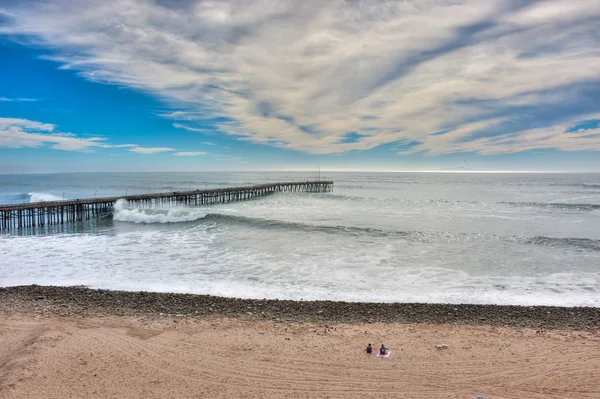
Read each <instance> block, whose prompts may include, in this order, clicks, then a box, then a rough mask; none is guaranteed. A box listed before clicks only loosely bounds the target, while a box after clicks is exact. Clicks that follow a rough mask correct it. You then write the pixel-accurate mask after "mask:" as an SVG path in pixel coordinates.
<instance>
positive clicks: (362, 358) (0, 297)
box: [0, 287, 600, 399]
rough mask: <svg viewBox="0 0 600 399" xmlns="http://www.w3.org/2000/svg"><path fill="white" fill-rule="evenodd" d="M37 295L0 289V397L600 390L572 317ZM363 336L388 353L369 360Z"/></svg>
mask: <svg viewBox="0 0 600 399" xmlns="http://www.w3.org/2000/svg"><path fill="white" fill-rule="evenodd" d="M40 289H41V288H40V287H34V288H31V287H28V288H27V287H26V288H23V287H22V288H19V289H16V290H8V291H7V290H6V289H1V290H0V343H1V345H0V398H3V399H4V398H6V399H12V398H61V399H62V398H90V397H97V398H110V397H114V398H250V399H253V398H474V397H475V396H476V395H477V394H481V395H483V397H484V398H600V373H598V370H600V335H599V331H598V325H597V324H595V321H594V320H590V321H589V323H588V322H586V323H584V326H583V327H582V328H574V327H573V326H571V327H569V323H571V324H572V323H573V317H575V316H574V315H572V314H570V313H569V312H570V311H567V312H566V313H565V314H566V315H569V317H568V318H567V319H568V320H567V321H568V322H565V325H563V326H558V325H556V323H555V325H554V326H553V327H552V328H548V327H545V328H540V327H534V328H532V327H524V326H519V325H518V324H520V323H522V322H514V323H513V324H517V325H509V324H510V323H507V322H506V320H509V319H510V320H513V319H511V318H507V319H505V322H504V323H505V324H506V326H505V325H499V323H494V322H493V320H492V319H493V314H491V315H490V316H488V317H487V318H486V320H480V319H477V320H475V321H474V322H473V323H462V322H439V323H438V322H436V323H432V322H425V321H423V322H400V321H376V320H375V321H373V320H370V319H368V320H367V321H360V320H344V318H343V317H338V318H333V320H332V321H331V322H328V321H326V320H325V318H323V317H322V315H323V313H325V312H326V311H325V310H324V311H323V313H320V314H319V313H317V314H316V315H315V317H320V319H319V320H309V319H307V316H309V315H310V313H309V312H307V313H306V314H300V315H298V314H296V315H293V314H287V315H285V313H281V312H280V313H278V314H277V315H274V314H271V313H269V311H267V312H264V313H265V315H264V317H263V315H261V314H260V312H253V311H251V310H244V311H243V312H242V309H241V308H240V309H239V310H240V311H239V312H237V313H236V314H222V312H216V311H215V309H213V312H210V314H209V312H207V314H204V312H203V314H196V315H193V316H192V315H186V314H183V313H179V314H178V315H176V314H175V312H173V310H174V309H175V308H177V309H180V307H181V306H183V305H181V304H179V305H177V306H179V307H177V306H175V305H174V306H175V308H169V306H168V305H165V303H164V302H161V303H162V305H161V306H163V310H164V312H158V313H157V312H155V311H151V310H148V309H146V310H145V311H141V310H139V309H138V310H137V311H133V310H132V309H131V308H129V307H127V306H125V303H126V302H127V300H126V299H123V298H125V296H122V297H121V301H120V302H119V300H118V299H116V298H118V297H119V295H118V294H114V292H112V293H111V294H107V295H109V296H110V298H111V301H109V302H110V303H112V306H109V305H108V302H107V305H106V306H96V307H95V308H94V307H91V306H90V307H88V306H87V305H86V304H85V299H84V298H83V297H81V296H80V294H81V293H82V292H85V291H80V290H82V288H73V289H72V290H71V294H69V295H71V297H70V299H69V298H67V297H66V296H63V297H60V299H59V298H58V297H59V296H60V295H59V294H58V293H59V292H62V293H63V294H64V295H66V294H65V292H67V291H68V289H67V291H62V290H46V295H50V293H53V294H52V295H56V297H54V298H49V297H48V296H46V297H45V298H43V299H42V298H41V297H42V296H43V295H38V294H39V293H40ZM33 292H35V295H36V298H38V299H36V298H29V294H30V293H33ZM89 295H91V296H92V297H94V295H98V293H97V292H95V293H94V292H93V293H90V294H89ZM102 295H104V294H102ZM144 295H149V296H150V297H154V294H144ZM193 297H195V296H189V298H188V299H187V300H189V301H192V299H193ZM174 298H178V297H177V296H175V297H174ZM155 299H156V298H155ZM213 299H214V298H212V299H211V301H212V300H213ZM178 300H180V298H179V299H178ZM178 300H174V301H175V302H177V301H178ZM198 300H200V299H198ZM218 301H219V300H218V299H217V300H216V302H211V303H218ZM275 302H281V301H275ZM215 306H216V305H215ZM244 306H246V308H245V309H247V306H251V305H244ZM256 306H258V305H256ZM263 306H266V307H269V306H270V305H263ZM306 306H309V307H310V306H317V305H310V304H309V305H306ZM319 306H321V305H319ZM353 306H355V307H358V308H360V307H361V304H353ZM365 306H367V309H369V305H365ZM439 306H441V305H439ZM448 306H452V305H448ZM283 307H285V305H284V306H283ZM450 309H454V307H451V308H450ZM458 309H459V311H458V312H460V310H461V308H460V307H459V308H458ZM567 309H568V308H567ZM573 309H574V310H572V312H573V313H574V314H575V315H578V314H580V312H581V310H577V308H573ZM538 311H539V314H543V312H542V311H540V310H539V309H537V310H534V312H538ZM545 311H546V312H547V310H545ZM365 312H366V313H365V315H367V316H368V315H369V313H368V312H367V311H365ZM452 312H454V311H452ZM362 313H363V310H357V314H362ZM583 313H584V314H586V315H587V314H588V313H587V312H583ZM511 314H512V313H511ZM546 314H547V313H546ZM589 314H590V315H592V316H591V317H592V318H593V315H594V312H593V311H592V312H590V313H589ZM380 317H381V316H380ZM388 317H391V314H388ZM534 319H535V317H534ZM584 319H585V320H587V316H585V317H584ZM486 321H489V323H486ZM534 322H535V323H539V320H537V321H535V320H534ZM369 342H370V343H371V344H373V345H374V346H375V347H378V346H379V345H381V344H382V343H383V344H385V345H386V346H388V347H389V348H391V349H392V355H391V356H390V358H388V359H381V358H377V357H375V356H366V355H363V354H362V349H363V347H364V346H365V345H366V344H367V343H369Z"/></svg>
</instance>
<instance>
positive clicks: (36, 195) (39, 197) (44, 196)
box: [27, 192, 62, 203]
mask: <svg viewBox="0 0 600 399" xmlns="http://www.w3.org/2000/svg"><path fill="white" fill-rule="evenodd" d="M27 198H29V202H32V203H33V202H53V201H62V198H61V197H58V196H56V195H54V194H50V193H42V192H32V193H27Z"/></svg>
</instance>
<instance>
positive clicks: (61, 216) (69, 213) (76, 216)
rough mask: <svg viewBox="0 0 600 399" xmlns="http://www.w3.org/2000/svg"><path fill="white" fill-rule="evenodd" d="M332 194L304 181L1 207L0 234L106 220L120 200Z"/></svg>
mask: <svg viewBox="0 0 600 399" xmlns="http://www.w3.org/2000/svg"><path fill="white" fill-rule="evenodd" d="M332 190H333V182H332V181H306V182H287V183H270V184H261V185H256V186H244V187H228V188H219V189H214V190H188V191H174V192H169V193H155V194H136V195H126V196H118V197H104V198H87V199H77V200H67V201H53V202H36V203H27V204H15V205H0V231H1V230H15V229H21V228H35V227H36V226H50V225H58V224H65V223H70V222H76V221H83V220H88V219H93V218H97V217H101V216H105V215H108V214H110V213H112V211H113V206H114V204H115V202H117V201H118V200H120V199H123V200H126V201H127V202H128V204H129V206H132V207H136V208H153V207H164V206H166V207H169V206H175V205H179V206H200V205H209V204H216V203H226V202H234V201H244V200H249V199H253V198H258V197H262V196H265V195H268V194H272V193H275V192H280V191H288V192H311V193H315V192H316V193H322V192H330V191H332Z"/></svg>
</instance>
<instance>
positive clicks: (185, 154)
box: [173, 151, 208, 157]
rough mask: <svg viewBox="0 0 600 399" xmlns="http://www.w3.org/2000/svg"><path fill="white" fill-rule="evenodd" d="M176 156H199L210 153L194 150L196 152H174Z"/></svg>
mask: <svg viewBox="0 0 600 399" xmlns="http://www.w3.org/2000/svg"><path fill="white" fill-rule="evenodd" d="M173 155H174V156H176V157H199V156H202V155H208V152H202V151H194V152H176V153H175V154H173Z"/></svg>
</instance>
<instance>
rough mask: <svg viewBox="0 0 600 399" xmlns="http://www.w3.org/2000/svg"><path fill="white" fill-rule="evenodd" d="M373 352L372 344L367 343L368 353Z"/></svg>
mask: <svg viewBox="0 0 600 399" xmlns="http://www.w3.org/2000/svg"><path fill="white" fill-rule="evenodd" d="M371 353H373V347H372V346H371V344H369V345H367V354H369V355H370V354H371Z"/></svg>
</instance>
